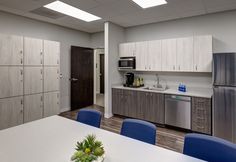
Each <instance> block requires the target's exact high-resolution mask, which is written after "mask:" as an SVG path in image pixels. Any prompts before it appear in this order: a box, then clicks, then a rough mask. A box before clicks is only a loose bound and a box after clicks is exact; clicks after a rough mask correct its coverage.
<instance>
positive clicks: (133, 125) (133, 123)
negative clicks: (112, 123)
mask: <svg viewBox="0 0 236 162" xmlns="http://www.w3.org/2000/svg"><path fill="white" fill-rule="evenodd" d="M120 134H121V135H124V136H127V137H130V138H133V139H137V140H140V141H143V142H146V143H150V144H153V145H155V143H156V126H155V125H154V124H152V123H149V122H146V121H142V120H137V119H125V120H124V121H123V123H122V127H121V132H120Z"/></svg>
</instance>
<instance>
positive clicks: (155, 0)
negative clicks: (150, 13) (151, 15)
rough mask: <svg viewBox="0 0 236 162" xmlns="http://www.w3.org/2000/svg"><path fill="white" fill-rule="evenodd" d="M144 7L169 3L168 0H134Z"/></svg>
mask: <svg viewBox="0 0 236 162" xmlns="http://www.w3.org/2000/svg"><path fill="white" fill-rule="evenodd" d="M132 1H134V2H135V3H137V4H138V5H139V6H140V7H142V8H149V7H154V6H160V5H163V4H167V2H166V0H132Z"/></svg>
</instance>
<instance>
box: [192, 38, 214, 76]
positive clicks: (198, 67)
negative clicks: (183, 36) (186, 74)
mask: <svg viewBox="0 0 236 162" xmlns="http://www.w3.org/2000/svg"><path fill="white" fill-rule="evenodd" d="M212 53H213V51H212V36H210V35H207V36H195V37H194V55H193V56H194V59H193V60H194V71H196V72H211V71H212Z"/></svg>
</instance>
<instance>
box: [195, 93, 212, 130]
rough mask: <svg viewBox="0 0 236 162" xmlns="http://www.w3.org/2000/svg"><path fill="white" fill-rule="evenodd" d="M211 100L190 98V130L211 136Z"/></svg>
mask: <svg viewBox="0 0 236 162" xmlns="http://www.w3.org/2000/svg"><path fill="white" fill-rule="evenodd" d="M211 114H212V113H211V99H208V98H199V97H192V130H193V131H196V132H201V133H206V134H211Z"/></svg>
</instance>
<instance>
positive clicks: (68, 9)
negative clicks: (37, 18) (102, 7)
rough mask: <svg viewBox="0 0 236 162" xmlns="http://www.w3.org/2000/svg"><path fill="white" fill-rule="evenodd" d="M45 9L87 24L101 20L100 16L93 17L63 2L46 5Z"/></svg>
mask: <svg viewBox="0 0 236 162" xmlns="http://www.w3.org/2000/svg"><path fill="white" fill-rule="evenodd" d="M44 7H46V8H48V9H51V10H54V11H57V12H60V13H63V14H65V15H68V16H71V17H74V18H77V19H81V20H84V21H86V22H90V21H95V20H99V19H101V18H100V17H98V16H95V15H92V14H90V13H88V12H85V11H83V10H80V9H78V8H76V7H73V6H71V5H68V4H66V3H64V2H61V1H55V2H52V3H49V4H47V5H45V6H44Z"/></svg>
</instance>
